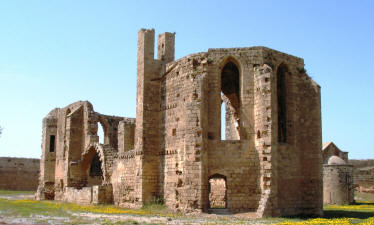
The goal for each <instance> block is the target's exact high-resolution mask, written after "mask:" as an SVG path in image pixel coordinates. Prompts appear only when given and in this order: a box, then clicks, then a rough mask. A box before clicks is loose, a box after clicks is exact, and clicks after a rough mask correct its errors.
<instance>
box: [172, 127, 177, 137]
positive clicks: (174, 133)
mask: <svg viewBox="0 0 374 225" xmlns="http://www.w3.org/2000/svg"><path fill="white" fill-rule="evenodd" d="M172 135H173V136H176V135H177V129H176V128H174V129H173V130H172Z"/></svg>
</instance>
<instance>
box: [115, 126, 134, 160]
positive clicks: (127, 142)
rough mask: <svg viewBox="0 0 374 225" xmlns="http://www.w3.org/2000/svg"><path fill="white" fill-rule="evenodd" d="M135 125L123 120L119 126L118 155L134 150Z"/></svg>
mask: <svg viewBox="0 0 374 225" xmlns="http://www.w3.org/2000/svg"><path fill="white" fill-rule="evenodd" d="M134 135H135V123H133V122H130V121H126V120H122V121H120V122H119V124H118V153H119V154H122V153H124V152H127V151H130V150H132V149H134Z"/></svg>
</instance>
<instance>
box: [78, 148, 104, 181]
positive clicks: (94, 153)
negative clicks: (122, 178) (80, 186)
mask: <svg viewBox="0 0 374 225" xmlns="http://www.w3.org/2000/svg"><path fill="white" fill-rule="evenodd" d="M105 158H106V157H105V154H104V149H103V145H102V144H99V143H94V144H91V145H89V146H88V148H87V150H86V151H85V152H84V153H83V154H82V161H81V168H82V170H83V173H84V174H85V176H86V180H87V182H86V183H87V185H86V186H93V185H101V184H103V183H107V182H108V181H109V180H110V175H109V173H108V171H107V168H106V167H105V162H106V159H105Z"/></svg>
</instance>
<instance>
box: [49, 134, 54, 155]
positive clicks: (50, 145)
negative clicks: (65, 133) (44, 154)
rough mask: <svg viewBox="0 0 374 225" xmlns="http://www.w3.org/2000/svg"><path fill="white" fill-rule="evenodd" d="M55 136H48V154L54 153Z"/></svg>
mask: <svg viewBox="0 0 374 225" xmlns="http://www.w3.org/2000/svg"><path fill="white" fill-rule="evenodd" d="M55 139H56V138H55V135H51V136H49V152H54V151H55Z"/></svg>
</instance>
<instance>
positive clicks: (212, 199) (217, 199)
mask: <svg viewBox="0 0 374 225" xmlns="http://www.w3.org/2000/svg"><path fill="white" fill-rule="evenodd" d="M208 183H209V208H210V209H226V208H227V183H226V177H225V176H223V175H221V174H215V175H213V176H211V177H209V182H208Z"/></svg>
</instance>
